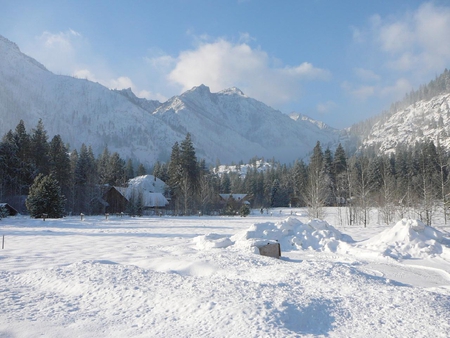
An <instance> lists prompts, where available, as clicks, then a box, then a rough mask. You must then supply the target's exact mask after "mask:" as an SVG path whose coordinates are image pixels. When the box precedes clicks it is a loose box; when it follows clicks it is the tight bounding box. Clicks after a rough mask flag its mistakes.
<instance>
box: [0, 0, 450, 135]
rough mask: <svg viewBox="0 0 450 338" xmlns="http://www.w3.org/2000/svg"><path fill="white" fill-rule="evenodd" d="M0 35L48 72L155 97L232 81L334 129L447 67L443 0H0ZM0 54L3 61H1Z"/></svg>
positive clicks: (447, 7) (447, 5) (449, 18)
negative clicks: (199, 86)
mask: <svg viewBox="0 0 450 338" xmlns="http://www.w3.org/2000/svg"><path fill="white" fill-rule="evenodd" d="M0 9H1V10H0V35H3V36H4V37H6V38H7V39H9V40H11V41H13V42H15V43H16V44H17V45H18V46H19V48H20V49H21V51H22V52H24V53H25V54H27V55H29V56H31V57H33V58H35V59H36V60H37V61H39V62H41V63H42V64H43V65H44V66H45V67H47V69H49V70H50V71H52V72H54V73H55V74H61V75H71V76H75V77H78V78H87V79H89V80H92V81H95V82H99V83H101V84H103V85H105V86H107V87H109V88H112V89H114V88H116V89H124V88H131V89H132V90H133V92H134V93H135V94H136V95H137V96H139V97H144V98H147V99H156V100H159V101H161V102H163V101H165V100H167V99H169V98H170V97H172V96H174V95H179V94H181V93H182V92H184V91H186V90H189V89H191V88H192V87H194V86H198V85H200V84H204V85H206V86H208V87H210V90H211V91H212V92H219V91H221V90H223V89H226V88H230V87H238V88H239V89H241V90H242V91H243V92H244V93H245V94H246V95H247V96H249V97H252V98H255V99H257V100H260V101H262V102H264V103H266V104H268V105H269V106H271V107H273V108H275V109H278V110H280V111H282V112H283V113H286V114H289V113H291V112H297V113H301V114H304V115H307V116H309V117H311V118H314V119H316V120H320V121H324V122H325V123H327V124H329V125H330V126H332V127H335V128H344V127H348V126H350V125H352V124H353V123H357V122H360V121H363V120H365V119H367V118H369V117H371V116H374V115H377V114H380V113H381V112H382V111H383V110H385V109H389V106H390V104H391V103H393V102H395V101H396V100H400V99H402V98H403V97H404V95H405V94H406V93H408V92H409V91H411V90H412V89H417V88H418V87H419V86H420V85H423V84H426V83H428V82H429V81H431V80H432V79H434V78H435V77H436V76H437V75H439V74H441V73H442V72H443V71H444V69H445V68H448V67H449V65H450V2H449V1H445V0H436V1H418V0H378V1H360V0H342V1H333V0H328V1H325V0H309V1H308V0H304V1H295V0H285V1H268V0H258V1H257V0H228V1H220V0H217V1H212V0H211V1H207V0H164V1H159V0H154V1H140V0H135V1H118V0H117V1H116V0H110V1H106V0H97V1H92V0H77V1H64V0H58V1H50V0H49V1H46V0H42V1H34V0H15V1H10V0H0ZM0 57H1V56H0Z"/></svg>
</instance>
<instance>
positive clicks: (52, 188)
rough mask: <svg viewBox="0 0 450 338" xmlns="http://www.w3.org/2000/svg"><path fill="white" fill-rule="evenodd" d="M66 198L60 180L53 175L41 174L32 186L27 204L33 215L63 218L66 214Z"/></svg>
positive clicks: (35, 216) (36, 216)
mask: <svg viewBox="0 0 450 338" xmlns="http://www.w3.org/2000/svg"><path fill="white" fill-rule="evenodd" d="M64 205H65V199H64V196H63V195H62V194H61V189H60V187H59V184H58V181H57V180H56V179H54V178H53V176H52V175H47V176H44V175H42V174H39V175H38V176H37V177H36V179H35V180H34V183H33V185H32V186H31V187H30V193H29V195H28V197H27V200H26V206H27V209H28V212H29V213H30V215H31V217H34V218H38V217H49V218H61V217H63V215H64Z"/></svg>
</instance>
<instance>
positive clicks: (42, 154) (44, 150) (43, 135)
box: [30, 119, 50, 175]
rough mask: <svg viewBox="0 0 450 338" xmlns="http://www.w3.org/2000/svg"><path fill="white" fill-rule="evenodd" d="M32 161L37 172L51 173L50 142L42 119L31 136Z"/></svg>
mask: <svg viewBox="0 0 450 338" xmlns="http://www.w3.org/2000/svg"><path fill="white" fill-rule="evenodd" d="M30 148H31V161H32V165H33V166H34V170H35V174H38V173H40V174H44V175H48V174H49V173H50V160H49V148H50V146H49V144H48V136H47V132H46V131H45V129H44V123H43V122H42V119H39V122H38V124H37V126H36V128H35V129H33V132H32V134H31V138H30Z"/></svg>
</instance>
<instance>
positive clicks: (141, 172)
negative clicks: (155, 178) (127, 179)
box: [136, 163, 147, 176]
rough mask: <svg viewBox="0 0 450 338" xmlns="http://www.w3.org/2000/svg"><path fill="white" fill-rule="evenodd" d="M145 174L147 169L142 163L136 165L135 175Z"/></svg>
mask: <svg viewBox="0 0 450 338" xmlns="http://www.w3.org/2000/svg"><path fill="white" fill-rule="evenodd" d="M146 174H147V170H145V167H144V165H143V164H142V163H140V164H139V165H138V168H137V171H136V176H143V175H146Z"/></svg>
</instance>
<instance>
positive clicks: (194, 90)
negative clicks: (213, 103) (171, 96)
mask: <svg viewBox="0 0 450 338" xmlns="http://www.w3.org/2000/svg"><path fill="white" fill-rule="evenodd" d="M187 93H201V94H211V91H210V89H209V87H208V86H205V85H204V84H201V85H200V86H195V87H193V88H192V89H191V90H188V91H187Z"/></svg>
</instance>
